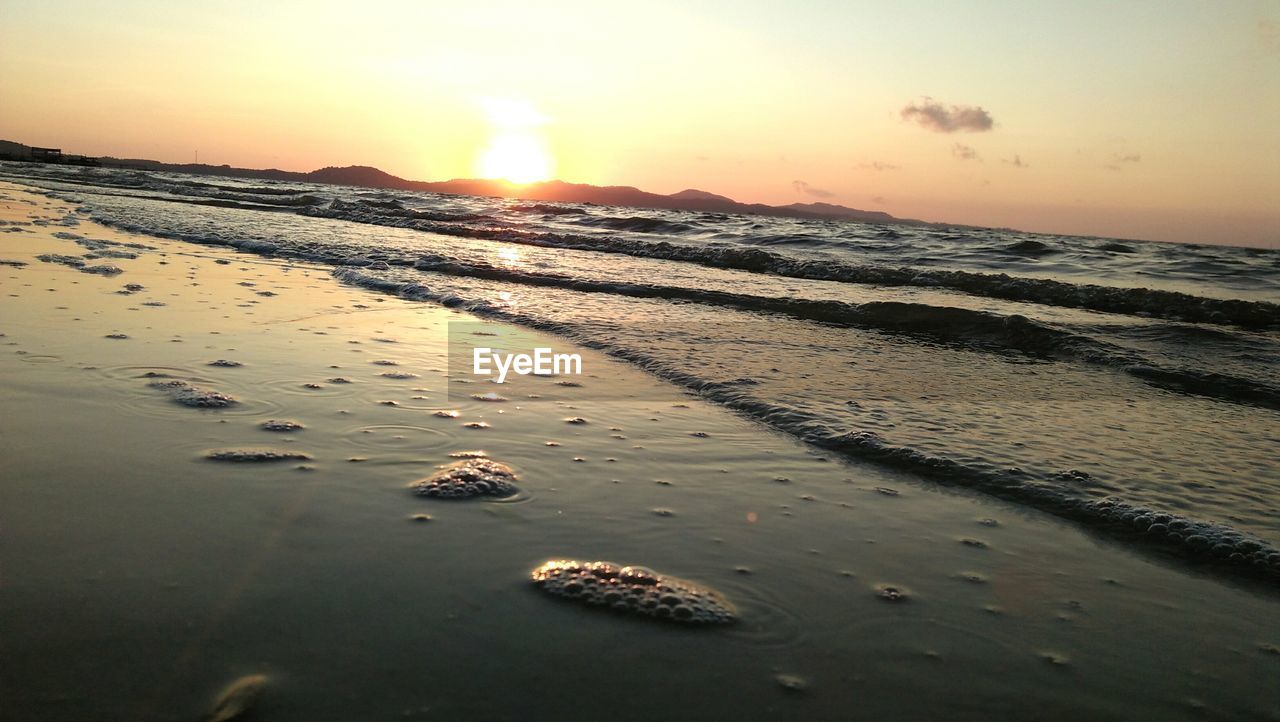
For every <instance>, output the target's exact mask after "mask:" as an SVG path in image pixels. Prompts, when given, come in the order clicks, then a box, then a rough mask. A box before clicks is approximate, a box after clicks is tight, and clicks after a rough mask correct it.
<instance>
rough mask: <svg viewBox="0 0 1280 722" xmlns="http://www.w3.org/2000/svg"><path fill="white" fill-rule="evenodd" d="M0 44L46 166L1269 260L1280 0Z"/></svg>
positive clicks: (175, 32) (456, 10)
mask: <svg viewBox="0 0 1280 722" xmlns="http://www.w3.org/2000/svg"><path fill="white" fill-rule="evenodd" d="M0 28H4V30H3V42H0V138H3V139H7V140H13V141H18V142H21V143H26V144H28V145H40V146H53V147H60V148H62V149H64V150H65V151H67V152H72V153H83V154H88V155H112V156H116V157H136V158H151V159H156V160H162V161H168V162H190V161H192V160H194V159H195V158H196V154H197V153H198V154H199V160H200V161H201V162H205V163H213V164H223V163H226V164H230V165H234V166H245V167H277V168H282V169H286V170H299V171H307V170H313V169H315V168H320V167H324V166H330V165H372V166H376V167H379V168H381V169H383V170H386V171H388V172H390V173H393V174H395V175H398V176H401V177H405V178H410V179H414V180H444V179H449V178H458V177H477V176H481V175H494V174H498V175H503V174H506V175H508V176H517V175H518V176H521V177H522V178H524V179H533V178H536V177H547V176H553V177H556V178H560V179H563V180H567V181H572V182H580V183H592V184H598V185H631V186H637V187H639V188H642V189H644V190H649V191H653V192H658V193H672V192H676V191H679V190H683V189H685V188H698V189H702V190H707V191H711V192H715V193H720V194H724V195H728V196H730V197H733V198H735V199H737V200H741V201H745V202H762V203H771V204H785V203H796V202H802V203H807V202H818V201H821V202H829V203H839V204H843V205H848V206H852V207H855V208H861V209H868V210H883V211H887V212H889V213H892V214H894V215H896V216H900V217H910V218H920V219H924V220H934V221H947V222H954V223H968V224H974V225H988V226H1002V227H1003V226H1007V227H1013V228H1019V229H1023V230H1034V231H1044V232H1056V233H1072V234H1082V235H1100V236H1113V237H1121V238H1145V239H1154V240H1172V241H1188V242H1201V243H1230V244H1240V245H1255V246H1265V247H1280V201H1278V200H1277V199H1280V0H1270V1H1267V2H1261V1H1257V0H1222V1H1221V2H1209V1H1207V0H1198V1H1195V2H1191V1H1187V0H1155V1H1151V2H1148V1H1146V0H1125V1H1124V2H1114V0H1108V1H1106V2H1096V1H1094V0H1072V1H1070V2H1026V0H1008V1H1006V0H987V1H985V2H983V1H980V0H975V1H973V2H964V3H960V2H946V1H945V0H930V1H928V2H919V1H917V0H900V1H898V2H892V3H889V2H884V0H875V1H874V2H863V1H862V0H843V1H841V2H792V3H778V2H763V1H759V2H758V1H754V0H734V1H723V2H720V1H714V2H710V1H709V2H697V1H696V0H686V1H685V2H667V1H666V0H650V1H648V2H644V3H628V4H626V5H623V4H621V3H605V2H598V1H594V2H556V1H552V0H545V1H542V2H528V1H527V0H525V1H522V2H483V1H480V0H477V1H475V2H470V3H465V4H464V3H458V2H435V1H433V0H416V1H415V0H404V1H398V2H397V1H382V0H364V1H363V2H360V3H351V2H348V3H328V2H314V1H307V2H301V1H296V0H277V1H275V2H270V3H264V2H260V1H258V2H228V1H221V0H205V1H203V2H199V3H184V2H172V1H166V2H150V1H143V0H115V1H114V2H110V3H103V2H96V1H95V2H70V1H61V0H39V1H38V2H31V1H28V0H0ZM495 109H496V110H495Z"/></svg>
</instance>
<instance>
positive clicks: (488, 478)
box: [409, 458, 520, 499]
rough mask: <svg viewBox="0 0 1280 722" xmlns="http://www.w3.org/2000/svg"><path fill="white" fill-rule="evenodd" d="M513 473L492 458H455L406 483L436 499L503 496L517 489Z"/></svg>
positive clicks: (414, 490) (512, 493) (510, 494)
mask: <svg viewBox="0 0 1280 722" xmlns="http://www.w3.org/2000/svg"><path fill="white" fill-rule="evenodd" d="M515 481H516V473H515V472H514V471H512V469H511V467H509V466H507V465H506V464H502V463H499V462H497V461H493V460H492V459H483V458H471V459H463V460H462V461H457V462H454V463H452V464H449V465H448V466H446V467H444V468H443V469H440V470H439V471H437V472H436V473H434V474H432V475H431V476H428V477H427V478H425V479H419V480H418V481H415V482H413V483H412V484H410V485H409V488H410V489H411V490H412V491H413V493H415V494H417V495H419V496H429V497H432V498H437V499H470V498H474V497H479V496H493V497H499V498H505V497H508V496H515V495H516V494H518V493H520V489H519V488H517V487H516V485H515Z"/></svg>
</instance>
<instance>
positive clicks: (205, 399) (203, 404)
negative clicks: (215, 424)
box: [151, 379, 237, 409]
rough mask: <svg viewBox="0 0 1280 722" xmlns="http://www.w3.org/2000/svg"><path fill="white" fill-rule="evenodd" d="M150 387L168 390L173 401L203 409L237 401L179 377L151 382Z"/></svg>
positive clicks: (226, 405) (219, 406) (217, 407)
mask: <svg viewBox="0 0 1280 722" xmlns="http://www.w3.org/2000/svg"><path fill="white" fill-rule="evenodd" d="M151 387H152V388H155V389H163V390H164V391H167V392H169V396H171V397H172V398H173V400H174V401H177V402H178V403H180V404H182V405H183V406H193V407H196V408H204V409H221V408H226V407H228V406H232V405H234V404H236V403H237V401H236V400H235V399H234V398H232V397H230V396H228V395H227V394H224V393H220V392H218V391H212V390H210V389H202V388H200V387H199V386H195V385H193V384H191V383H189V382H187V381H183V380H181V379H173V380H172V381H157V382H155V383H152V384H151Z"/></svg>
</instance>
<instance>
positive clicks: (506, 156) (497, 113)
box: [476, 98, 554, 183]
mask: <svg viewBox="0 0 1280 722" xmlns="http://www.w3.org/2000/svg"><path fill="white" fill-rule="evenodd" d="M480 104H481V106H482V107H483V108H484V112H485V117H486V118H487V119H488V121H489V125H490V127H491V128H492V134H491V135H490V137H489V143H488V145H486V146H485V148H484V150H482V151H481V152H480V156H479V158H478V159H477V161H476V171H477V172H478V173H479V175H480V177H482V178H492V179H502V180H508V181H511V182H512V183H534V182H537V181H544V180H548V179H550V178H551V175H552V172H553V171H554V168H553V163H552V159H551V153H550V152H548V150H547V145H546V141H545V140H543V138H542V134H541V133H540V132H539V130H538V127H539V126H541V125H544V124H546V123H547V122H548V118H547V117H546V116H545V115H543V114H542V113H540V112H538V110H537V109H536V108H534V107H533V106H532V105H530V104H529V103H526V102H524V101H520V100H511V99H508V98H483V99H481V101H480Z"/></svg>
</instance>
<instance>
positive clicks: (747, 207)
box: [0, 141, 935, 225]
mask: <svg viewBox="0 0 1280 722" xmlns="http://www.w3.org/2000/svg"><path fill="white" fill-rule="evenodd" d="M6 144H7V146H9V147H13V146H19V145H20V144H16V143H11V142H9V141H0V147H4V146H5V145H6ZM22 147H25V146H22ZM101 161H102V165H103V166H105V167H117V168H133V169H138V170H149V171H164V172H171V173H190V174H193V175H205V176H224V177H234V178H261V179H266V180H274V181H291V182H305V183H325V184H329V185H345V186H358V187H362V188H379V189H386V190H406V191H426V192H429V193H445V194H453V195H470V196H488V197H494V198H512V199H520V200H530V201H552V202H557V203H591V204H595V205H604V206H623V207H627V208H658V209H663V210H679V211H695V212H701V213H743V214H754V215H762V216H783V217H792V218H810V219H825V220H852V221H863V222H868V223H897V224H909V225H935V224H932V223H926V222H925V221H919V220H915V219H911V218H896V217H894V216H892V215H889V214H888V213H884V212H882V211H865V210H860V209H858V208H849V207H847V206H840V205H834V204H831V203H792V204H790V205H785V206H770V205H765V204H763V203H740V202H738V201H735V200H733V199H732V198H729V197H728V196H722V195H718V194H715V193H709V192H707V191H703V190H697V189H695V188H687V189H685V190H682V191H680V192H678V193H672V194H670V195H662V194H660V193H650V192H648V191H642V190H640V189H639V188H634V187H632V186H596V185H590V184H587V183H568V182H565V181H559V180H550V181H541V182H538V183H523V184H516V183H511V182H509V181H505V180H488V179H483V178H455V179H453V180H447V181H414V180H408V179H405V178H400V177H399V176H394V175H391V174H390V173H387V172H386V171H383V170H380V169H378V168H373V167H371V166H366V165H351V166H344V167H336V166H329V167H326V168H321V169H319V170H313V171H311V172H309V173H298V172H295V171H285V170H279V169H277V168H265V169H258V168H233V167H231V166H229V165H208V164H203V163H161V162H160V161H154V160H146V159H139V158H111V157H106V158H102V159H101Z"/></svg>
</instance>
